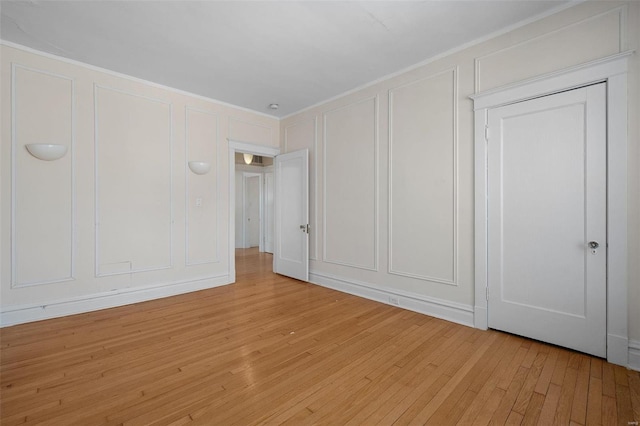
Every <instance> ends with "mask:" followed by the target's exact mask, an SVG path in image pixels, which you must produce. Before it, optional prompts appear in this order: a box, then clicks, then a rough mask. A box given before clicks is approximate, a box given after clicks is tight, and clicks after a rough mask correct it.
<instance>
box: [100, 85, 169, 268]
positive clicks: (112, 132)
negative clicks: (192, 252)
mask: <svg viewBox="0 0 640 426" xmlns="http://www.w3.org/2000/svg"><path fill="white" fill-rule="evenodd" d="M95 122H96V124H95V148H96V154H95V179H96V180H95V194H96V195H95V202H96V275H99V276H100V275H110V274H123V273H131V272H136V271H145V270H153V269H161V268H170V267H171V264H172V256H171V255H172V253H171V248H172V239H171V237H172V235H171V234H172V220H173V206H172V168H171V164H172V130H171V104H170V103H168V102H166V101H163V100H158V99H153V98H149V97H145V96H140V95H137V94H135V93H131V92H125V91H121V90H116V89H112V88H108V87H101V86H96V87H95Z"/></svg>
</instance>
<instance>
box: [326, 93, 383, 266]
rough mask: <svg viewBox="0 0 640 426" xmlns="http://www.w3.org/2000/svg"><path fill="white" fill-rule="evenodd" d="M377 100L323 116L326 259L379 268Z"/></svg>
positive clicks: (343, 263) (353, 104)
mask: <svg viewBox="0 0 640 426" xmlns="http://www.w3.org/2000/svg"><path fill="white" fill-rule="evenodd" d="M377 126H378V99H377V98H376V97H373V98H368V99H364V100H360V101H358V102H354V103H350V104H348V105H345V106H342V107H340V108H336V109H334V110H331V111H327V112H325V113H324V140H323V145H324V156H323V157H324V158H323V164H324V169H323V200H324V202H323V206H324V211H323V216H324V220H323V249H324V253H323V261H324V262H328V263H335V264H340V265H346V266H352V267H355V268H362V269H369V270H376V269H377V245H378V240H377V236H378V230H377V226H378V223H377V216H378V204H377V196H378V165H377V159H378V156H377V151H378V132H377Z"/></svg>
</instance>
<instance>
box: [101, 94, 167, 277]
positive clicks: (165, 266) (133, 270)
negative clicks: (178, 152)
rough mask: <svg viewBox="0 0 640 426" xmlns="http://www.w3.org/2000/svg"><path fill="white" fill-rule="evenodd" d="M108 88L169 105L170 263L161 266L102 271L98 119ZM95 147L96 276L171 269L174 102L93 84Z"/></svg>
mask: <svg viewBox="0 0 640 426" xmlns="http://www.w3.org/2000/svg"><path fill="white" fill-rule="evenodd" d="M99 89H103V90H108V91H112V92H115V93H120V94H122V95H127V96H133V97H137V98H142V99H145V100H147V101H150V102H156V103H160V104H165V105H167V106H168V107H169V111H168V112H169V116H168V123H169V264H168V265H159V266H151V267H147V268H140V269H129V270H128V271H121V272H109V273H100V208H99V207H100V191H99V190H98V187H99V184H98V183H99V182H100V171H99V169H100V168H99V165H98V164H99V161H100V155H99V149H98V139H99V138H98V132H99V125H98V123H99V121H98V111H99V109H98V90H99ZM93 123H94V125H93V139H94V140H93V147H94V183H93V185H94V209H95V210H94V214H95V216H94V224H95V226H94V228H95V235H94V238H95V239H94V255H95V260H94V262H95V264H94V275H95V277H96V278H97V277H106V276H113V275H122V274H132V273H138V272H149V271H159V270H162V269H170V268H172V267H173V251H174V250H173V240H174V238H173V222H174V219H175V213H174V208H173V192H174V191H173V180H174V179H173V165H174V164H175V161H174V158H173V148H174V143H173V142H174V141H173V103H172V102H169V101H166V100H164V99H159V98H153V97H150V96H146V95H140V94H138V93H134V92H129V91H126V90H122V89H118V88H114V87H109V86H104V85H100V84H97V83H94V84H93Z"/></svg>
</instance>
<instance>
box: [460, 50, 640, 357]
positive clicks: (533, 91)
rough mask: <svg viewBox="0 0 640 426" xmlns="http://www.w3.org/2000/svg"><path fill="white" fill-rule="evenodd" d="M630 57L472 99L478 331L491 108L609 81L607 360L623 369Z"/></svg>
mask: <svg viewBox="0 0 640 426" xmlns="http://www.w3.org/2000/svg"><path fill="white" fill-rule="evenodd" d="M632 53H633V52H624V53H620V54H616V55H612V56H609V57H606V58H601V59H598V60H595V61H591V62H588V63H585V64H581V65H578V66H574V67H570V68H567V69H564V70H559V71H556V72H552V73H548V74H545V75H541V76H538V77H535V78H532V79H528V80H525V81H522V82H518V83H514V84H509V85H506V86H503V87H500V88H496V89H492V90H489V91H487V92H484V93H479V94H475V95H472V96H471V99H473V100H474V113H475V119H474V121H475V125H474V151H475V154H474V155H475V158H474V169H475V172H474V173H475V174H474V178H475V188H474V196H475V198H474V205H475V217H474V228H475V232H474V234H475V235H474V237H475V246H474V249H475V255H474V256H475V257H474V265H475V268H474V269H475V275H474V282H475V312H476V315H475V318H474V322H475V325H476V327H477V328H483V329H486V328H487V326H488V318H487V316H486V314H487V313H488V302H487V293H486V289H487V285H488V275H487V272H488V250H487V241H488V226H487V220H488V210H487V165H488V163H487V147H486V140H485V125H486V123H487V116H488V111H489V109H491V108H495V107H498V106H501V105H506V104H510V103H514V102H519V101H524V100H528V99H533V98H536V97H540V96H545V95H548V94H552V93H557V92H560V91H564V90H569V89H573V88H578V87H581V86H585V85H588V84H591V83H596V82H603V81H604V82H606V83H607V233H608V234H607V243H608V258H607V270H608V274H607V300H606V304H607V361H609V362H611V363H613V364H618V365H623V366H626V365H627V363H628V354H629V350H628V347H627V345H628V340H627V339H628V322H627V321H628V320H627V310H628V301H627V299H628V275H627V263H628V247H627V238H628V235H627V216H628V212H627V157H628V154H627V125H628V117H627V96H628V95H627V59H628V57H629V56H630V55H631V54H632ZM483 316H484V317H483Z"/></svg>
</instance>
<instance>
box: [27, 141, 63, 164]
mask: <svg viewBox="0 0 640 426" xmlns="http://www.w3.org/2000/svg"><path fill="white" fill-rule="evenodd" d="M26 148H27V151H29V154H31V155H33V156H34V157H36V158H37V159H39V160H43V161H54V160H58V159H60V158H62V157H64V155H65V154H66V153H67V147H66V146H65V145H57V144H52V143H30V144H27V145H26Z"/></svg>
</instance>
